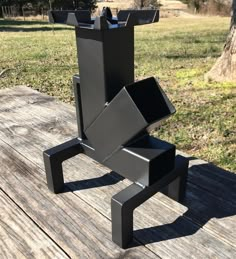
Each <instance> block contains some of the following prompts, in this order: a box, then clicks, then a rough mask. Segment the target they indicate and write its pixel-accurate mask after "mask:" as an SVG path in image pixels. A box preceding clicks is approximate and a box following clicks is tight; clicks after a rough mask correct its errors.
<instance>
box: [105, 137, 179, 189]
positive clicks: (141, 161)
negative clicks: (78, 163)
mask: <svg viewBox="0 0 236 259" xmlns="http://www.w3.org/2000/svg"><path fill="white" fill-rule="evenodd" d="M105 165H106V166H108V167H109V168H111V169H112V170H113V171H115V172H117V173H119V174H120V175H122V176H124V177H126V178H128V179H129V180H131V181H133V182H138V183H141V184H142V185H144V186H150V185H152V184H153V183H155V182H156V181H157V180H159V179H161V178H162V177H163V176H164V175H166V174H167V173H169V172H170V171H171V170H173V169H174V166H175V146H174V145H172V144H170V143H168V142H165V141H162V140H160V139H157V138H154V137H151V136H149V135H146V136H144V137H142V138H140V139H138V140H137V141H136V142H134V143H133V144H130V145H128V146H126V147H124V148H122V149H120V150H118V151H117V152H116V153H114V154H113V156H111V157H110V158H109V159H108V160H107V161H106V162H105Z"/></svg>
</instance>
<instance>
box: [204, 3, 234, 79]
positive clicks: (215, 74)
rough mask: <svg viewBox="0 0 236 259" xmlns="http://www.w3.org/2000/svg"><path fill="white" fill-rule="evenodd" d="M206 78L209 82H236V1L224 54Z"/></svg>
mask: <svg viewBox="0 0 236 259" xmlns="http://www.w3.org/2000/svg"><path fill="white" fill-rule="evenodd" d="M205 78H206V80H208V81H216V82H226V81H228V82H236V0H233V4H232V18H231V24H230V32H229V35H228V37H227V40H226V43H225V46H224V50H223V53H222V55H221V56H220V57H219V58H218V60H217V61H216V63H215V65H214V66H213V67H212V68H211V70H210V71H209V72H208V73H207V74H206V75H205Z"/></svg>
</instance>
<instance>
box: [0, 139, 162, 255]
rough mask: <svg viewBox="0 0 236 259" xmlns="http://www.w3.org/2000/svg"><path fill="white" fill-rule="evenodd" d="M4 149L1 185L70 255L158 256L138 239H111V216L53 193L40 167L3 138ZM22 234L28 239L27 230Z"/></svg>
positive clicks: (0, 155)
mask: <svg viewBox="0 0 236 259" xmlns="http://www.w3.org/2000/svg"><path fill="white" fill-rule="evenodd" d="M0 148H1V150H2V152H0V161H1V164H2V165H1V168H0V179H1V181H0V187H1V188H2V189H3V190H4V192H7V193H8V195H9V196H10V197H11V199H13V200H14V201H15V202H16V203H17V204H18V205H19V206H20V207H21V208H22V210H24V212H25V213H26V214H27V215H29V216H30V218H32V219H33V220H34V222H36V223H37V225H38V226H39V227H40V228H41V229H43V231H44V232H45V233H47V235H48V236H50V237H51V238H52V239H53V240H54V241H55V242H56V243H57V244H58V245H59V246H60V247H61V248H62V249H63V250H64V251H65V252H66V253H67V254H68V255H69V256H70V257H72V258H119V257H120V258H122V257H124V256H125V255H126V254H128V255H129V257H128V258H144V257H145V258H146V257H147V258H157V255H155V254H153V253H152V252H150V251H149V250H148V249H146V248H145V247H143V246H139V244H137V243H135V242H134V246H139V247H137V248H132V249H128V250H127V251H124V250H123V249H120V248H119V247H118V246H116V245H115V244H114V243H113V242H112V241H111V233H110V232H111V231H110V229H111V223H110V221H109V220H108V219H106V218H105V217H103V216H102V215H101V214H99V213H98V212H97V211H96V210H95V209H93V208H91V207H90V206H89V205H88V204H86V203H85V202H84V201H82V200H81V199H79V198H78V197H77V196H75V195H74V194H73V193H71V192H67V193H63V194H61V195H54V194H52V193H50V192H49V191H48V189H47V187H46V184H45V182H44V181H43V178H42V172H41V173H40V172H39V170H40V169H39V168H37V167H36V166H35V165H33V164H32V163H31V162H30V161H28V160H27V159H25V158H23V157H22V156H21V155H20V154H19V153H17V152H16V151H14V150H12V149H11V147H10V146H8V145H6V144H4V143H3V142H2V141H1V140H0ZM7 215H8V214H7ZM22 235H23V238H24V235H25V233H24V232H22ZM51 258H54V257H53V256H52V257H51Z"/></svg>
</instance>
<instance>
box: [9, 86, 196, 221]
mask: <svg viewBox="0 0 236 259" xmlns="http://www.w3.org/2000/svg"><path fill="white" fill-rule="evenodd" d="M27 91H28V93H31V94H32V92H33V91H32V90H28V89H27V90H26V92H27ZM37 95H38V97H37V98H38V99H39V100H40V98H42V99H43V97H40V94H38V93H34V97H35V96H37ZM13 96H14V91H13ZM37 98H36V99H37ZM45 98H46V97H45ZM16 99H17V98H16ZM17 100H19V98H18V99H17ZM24 102H25V101H24V100H23V103H24ZM33 104H34V105H37V102H34V103H33ZM45 104H46V105H47V102H45ZM50 104H51V105H52V107H51V108H52V110H53V106H54V108H55V103H53V102H50ZM43 105H44V103H43ZM43 105H42V106H43ZM8 106H9V104H8ZM23 106H24V105H23ZM61 106H63V105H62V104H60V107H61ZM8 109H9V108H8ZM41 109H44V107H41ZM63 109H64V115H65V114H66V110H68V107H66V108H64V106H63ZM55 110H56V109H55ZM31 114H32V113H31ZM35 115H36V114H35ZM43 116H45V115H43ZM59 117H60V116H59ZM67 117H68V116H67V115H66V117H65V118H64V119H63V116H62V120H61V121H59V130H58V131H57V130H56V137H55V135H54V134H50V133H49V134H48V132H46V131H45V129H44V136H45V137H47V138H48V143H49V142H50V143H51V145H55V144H54V143H55V142H60V140H62V139H64V138H65V137H66V136H67V132H68V129H67V132H66V136H65V134H64V128H63V122H65V121H66V119H67ZM69 117H70V116H69ZM49 118H50V119H52V116H51V117H50V116H49ZM50 119H49V121H50ZM72 119H73V116H72ZM63 120H64V121H63ZM41 122H45V118H43V120H41ZM46 122H47V121H46ZM65 124H66V123H65ZM74 124H75V123H74ZM36 125H37V124H36ZM24 127H25V128H26V129H27V128H28V127H29V125H24ZM24 127H22V128H23V129H24ZM55 127H57V124H55ZM75 128H76V127H75ZM28 129H29V128H28ZM33 130H35V131H38V129H37V128H36V129H32V131H31V133H32V132H33ZM73 130H74V127H72V128H71V129H70V131H72V132H73ZM41 132H42V129H41ZM11 133H12V134H16V135H17V133H18V136H17V137H18V138H21V137H22V134H19V132H15V131H14V130H13V132H11ZM34 133H35V132H34ZM38 134H39V132H38ZM23 136H24V134H23ZM37 137H39V136H37V134H36V136H35V138H34V139H33V140H35V139H37ZM52 138H54V140H53V139H52ZM56 138H57V140H55V139H56ZM39 139H40V141H39V142H41V141H42V137H39ZM23 140H25V139H24V137H23ZM49 140H50V141H49ZM40 144H41V143H40ZM45 145H46V144H45ZM12 146H14V144H12ZM35 148H37V149H39V150H42V148H43V147H42V145H38V143H37V145H36V147H35ZM17 149H18V150H19V147H17ZM24 152H25V153H26V154H27V152H26V150H25V151H24ZM24 152H23V153H24ZM36 154H37V156H39V153H38V152H36ZM32 160H33V161H34V162H36V164H37V165H40V167H41V168H42V167H43V165H42V164H41V162H39V163H38V161H37V159H36V160H35V159H32V157H31V161H32ZM83 161H87V163H88V161H89V160H88V159H83ZM90 163H91V161H90ZM75 164H76V162H75V163H69V167H71V166H74V165H75ZM101 171H102V173H103V174H104V172H106V170H105V169H104V168H103V167H101ZM73 174H74V175H75V172H74V173H73ZM73 174H72V176H73ZM126 185H127V184H126ZM74 187H75V188H76V186H74ZM72 189H73V185H72ZM77 189H78V186H77ZM115 189H117V188H115ZM75 193H76V191H75ZM76 194H77V193H76ZM79 195H80V194H79ZM80 196H81V195H80ZM82 197H84V196H83V195H82ZM159 198H160V197H159ZM160 200H162V201H163V197H161V199H160ZM87 203H89V204H90V205H91V203H90V201H88V202H87ZM169 203H170V201H167V204H169ZM164 204H165V202H164ZM165 205H166V204H165ZM176 206H177V205H176V204H174V206H173V207H172V208H171V209H172V210H173V208H176ZM174 210H175V209H174ZM99 211H100V209H99ZM100 213H101V212H100ZM102 213H103V215H108V214H107V212H106V211H105V213H104V211H103V212H102ZM108 217H109V216H108ZM190 219H191V220H192V218H190Z"/></svg>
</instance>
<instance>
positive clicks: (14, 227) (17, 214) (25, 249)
mask: <svg viewBox="0 0 236 259" xmlns="http://www.w3.org/2000/svg"><path fill="white" fill-rule="evenodd" d="M0 258H2V259H4V258H69V257H68V256H67V255H66V254H65V253H64V252H63V251H62V250H61V249H60V248H59V247H58V246H57V245H56V244H55V243H54V242H53V241H52V240H51V239H50V238H49V237H48V236H47V235H46V234H45V233H44V232H43V231H42V230H40V228H38V227H37V226H36V225H35V224H34V222H33V221H32V220H31V219H30V218H29V217H27V216H26V215H25V213H23V211H22V210H21V209H19V208H18V207H17V205H16V204H15V203H14V202H13V201H12V200H11V199H10V198H9V197H7V195H6V194H5V193H4V192H3V191H2V190H1V189H0Z"/></svg>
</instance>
